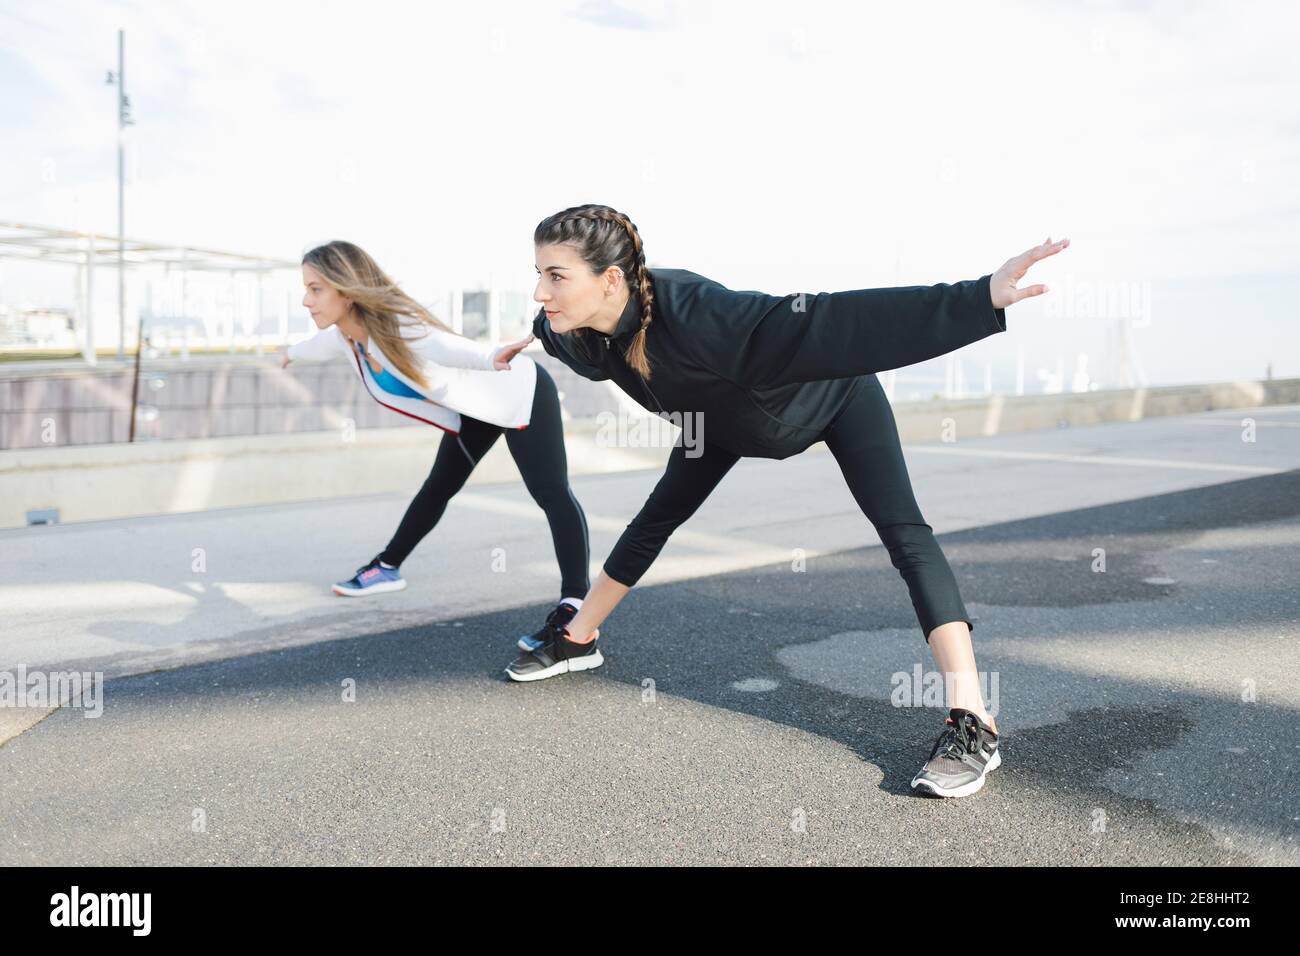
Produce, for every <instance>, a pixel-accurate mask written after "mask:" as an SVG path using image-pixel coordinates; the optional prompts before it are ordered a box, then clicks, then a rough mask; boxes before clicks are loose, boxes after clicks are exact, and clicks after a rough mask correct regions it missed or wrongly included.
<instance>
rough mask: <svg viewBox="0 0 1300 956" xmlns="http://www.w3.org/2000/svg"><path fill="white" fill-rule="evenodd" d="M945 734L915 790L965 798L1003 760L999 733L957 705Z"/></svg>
mask: <svg viewBox="0 0 1300 956" xmlns="http://www.w3.org/2000/svg"><path fill="white" fill-rule="evenodd" d="M943 722H944V724H946V725H947V726H945V727H944V730H943V733H941V734H940V735H939V739H938V740H936V741H935V742H934V749H933V750H931V751H930V757H929V759H928V760H927V761H926V763H925V766H924V767H922V768H921V772H920V773H918V774H917V775H916V776H915V777H913V778H912V789H913V790H921V791H925V792H929V793H932V794H934V795H935V796H939V797H966V796H970V795H971V794H972V793H974V792H975V791H976V790H978V789H979V788H980V787H982V786H984V778H985V776H986V775H987V774H988V772H989V771H990V770H993V769H994V768H995V767H997V766H998V765H999V764H1001V763H1002V756H1001V754H999V753H998V735H997V734H995V733H994V732H993V731H992V730H990V729H989V726H988V724H986V723H984V722H983V721H982V720H980V719H979V717H978V716H977V715H976V714H975V712H974V711H970V710H965V709H964V708H961V707H954V708H953V709H952V710H950V711H949V712H948V716H947V717H945V718H944V721H943Z"/></svg>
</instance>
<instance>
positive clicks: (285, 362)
mask: <svg viewBox="0 0 1300 956" xmlns="http://www.w3.org/2000/svg"><path fill="white" fill-rule="evenodd" d="M280 352H281V356H280V368H288V367H289V363H290V362H292V361H293V359H291V358H289V346H287V345H284V346H281V347H280Z"/></svg>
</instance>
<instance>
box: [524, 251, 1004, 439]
mask: <svg viewBox="0 0 1300 956" xmlns="http://www.w3.org/2000/svg"><path fill="white" fill-rule="evenodd" d="M650 277H651V282H652V283H653V286H654V304H653V307H652V314H653V321H652V322H651V323H650V329H649V331H648V332H647V334H646V351H647V355H648V356H649V360H650V372H651V377H650V381H649V382H646V381H644V380H643V379H642V378H641V376H640V375H639V374H637V372H636V370H635V369H633V368H631V367H630V366H629V365H628V364H627V362H626V360H625V359H624V358H623V355H624V353H625V352H626V350H627V348H628V346H629V345H630V344H631V342H632V338H633V337H634V336H635V335H636V332H637V330H638V329H640V328H641V301H640V299H639V298H638V297H637V296H636V295H632V296H630V297H629V298H628V302H627V306H626V307H625V308H624V309H623V314H622V315H621V316H620V317H619V320H618V326H617V328H616V329H615V330H614V334H613V335H605V334H604V333H601V332H597V331H595V330H594V329H579V330H577V331H576V332H569V333H564V334H559V333H556V332H553V331H552V330H551V327H550V324H549V323H548V322H547V321H546V311H545V309H543V310H541V311H540V312H539V313H538V315H537V318H536V319H535V320H534V321H533V334H534V335H535V336H537V338H538V339H540V340H541V342H542V347H543V348H544V349H546V351H547V353H549V354H550V355H553V356H555V357H556V358H558V359H559V360H560V361H562V362H564V364H565V365H567V366H569V368H571V369H573V370H574V371H575V372H577V373H578V374H579V375H582V376H584V377H586V378H589V379H591V380H593V381H597V382H598V381H603V380H605V379H612V380H613V381H614V382H616V383H617V384H618V386H619V387H620V388H622V389H623V391H625V392H627V393H628V394H629V395H630V396H632V398H633V399H635V400H636V401H637V402H638V403H640V404H641V405H642V406H644V407H645V408H647V409H649V410H650V411H652V412H655V413H656V414H659V413H673V412H676V413H680V414H690V413H704V414H703V425H704V426H706V429H705V430H704V431H702V432H700V433H699V434H700V436H701V437H702V438H703V440H705V441H710V442H714V443H715V444H717V445H718V446H719V447H721V448H723V449H725V450H727V451H730V452H732V453H734V454H737V455H741V456H750V457H755V458H789V457H790V456H791V455H796V454H798V453H799V452H801V451H803V450H805V449H806V448H808V446H810V445H812V444H814V443H815V442H817V441H818V440H819V439H820V438H821V435H822V432H823V431H825V429H826V427H827V426H828V425H830V424H831V422H833V421H834V420H835V417H836V415H838V414H839V412H840V410H841V409H842V408H843V407H844V405H845V402H846V401H847V400H848V397H849V395H850V394H851V393H852V391H853V389H854V388H856V387H857V378H858V377H859V376H863V375H870V374H873V373H875V372H883V371H885V370H887V369H892V368H901V367H902V366H905V365H913V364H915V363H917V362H923V361H925V360H926V359H932V358H935V357H937V356H939V355H944V354H946V353H948V352H951V351H953V350H955V349H959V348H961V347H962V346H963V345H969V344H970V343H972V342H977V341H979V340H980V339H982V338H985V337H986V336H989V335H992V334H993V333H995V332H1005V331H1006V328H1007V316H1006V311H1005V310H1004V309H994V308H993V301H992V299H991V298H990V294H989V280H990V278H991V277H990V276H983V277H982V278H979V279H970V280H967V281H964V282H957V283H953V284H948V283H940V284H938V285H932V286H906V287H901V288H885V289H862V290H858V291H853V292H829V293H827V292H823V293H820V294H817V295H813V294H797V295H786V296H775V295H766V294H764V293H762V292H733V291H732V290H731V289H728V288H726V287H725V286H723V285H721V284H719V283H717V282H714V281H713V280H712V279H706V278H704V277H703V276H699V275H696V274H695V273H693V272H687V271H685V270H682V269H653V270H650ZM679 421H680V420H679Z"/></svg>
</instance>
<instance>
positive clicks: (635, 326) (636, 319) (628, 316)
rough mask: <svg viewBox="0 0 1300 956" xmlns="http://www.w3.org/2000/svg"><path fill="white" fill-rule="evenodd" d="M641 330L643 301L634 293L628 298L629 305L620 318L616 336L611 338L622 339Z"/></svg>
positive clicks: (624, 308) (625, 307)
mask: <svg viewBox="0 0 1300 956" xmlns="http://www.w3.org/2000/svg"><path fill="white" fill-rule="evenodd" d="M640 329H641V299H640V298H638V297H637V295H636V293H633V294H631V295H629V296H628V297H627V305H625V306H623V314H622V315H620V316H619V317H618V325H616V326H614V334H613V335H611V336H609V338H614V339H621V338H623V337H624V336H626V335H635V334H636V333H637V332H638V331H640Z"/></svg>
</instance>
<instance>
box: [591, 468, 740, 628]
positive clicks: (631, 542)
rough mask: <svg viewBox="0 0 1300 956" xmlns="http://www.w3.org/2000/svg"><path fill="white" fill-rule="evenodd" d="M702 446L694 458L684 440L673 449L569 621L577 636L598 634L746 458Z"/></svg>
mask: <svg viewBox="0 0 1300 956" xmlns="http://www.w3.org/2000/svg"><path fill="white" fill-rule="evenodd" d="M699 448H700V449H701V454H700V455H698V456H697V457H694V458H688V457H687V456H686V448H685V446H684V444H682V443H679V444H678V445H676V446H675V447H674V448H673V450H672V452H670V453H669V455H668V467H667V468H666V469H664V474H663V477H662V478H660V479H659V483H658V484H657V485H655V488H654V491H652V492H651V493H650V497H649V498H648V499H647V500H646V503H645V505H644V506H643V507H642V508H641V511H640V512H639V513H638V514H637V516H636V517H635V518H633V519H632V522H631V524H629V525H628V526H627V530H625V531H624V532H623V534H622V536H621V537H620V538H619V539H618V543H617V544H615V545H614V550H613V551H611V552H610V555H609V557H608V558H606V559H605V564H604V567H603V568H602V569H601V573H600V574H599V575H597V577H596V586H595V587H594V588H592V590H591V592H590V593H589V594H588V595H587V597H586V598H585V599H584V600H583V602H582V607H581V608H579V610H578V613H577V615H576V616H575V617H574V619H573V621H572V623H570V624H569V634H570V635H571V636H572V638H573V640H575V641H577V642H579V643H583V642H586V641H589V640H590V639H591V638H592V637H593V635H594V634H595V631H596V628H597V627H599V626H600V625H601V623H602V622H604V620H605V618H606V617H608V616H609V615H610V613H611V612H612V611H613V610H614V608H615V607H616V606H617V605H618V603H619V602H620V601H621V600H623V597H624V595H626V594H627V593H628V591H630V590H631V589H632V588H633V587H634V586H635V585H636V583H637V581H639V580H640V579H641V576H642V575H643V574H645V572H646V571H647V570H649V568H650V565H651V564H653V563H654V560H655V558H657V557H658V556H659V552H660V551H662V550H663V547H664V545H665V544H667V542H668V538H669V536H671V535H672V533H673V532H674V531H676V530H677V528H678V527H679V526H680V525H681V524H682V523H683V522H684V521H685V520H686V519H687V518H689V517H690V516H691V515H693V514H695V512H696V511H697V510H699V507H700V505H702V504H703V503H704V499H706V498H707V497H709V494H710V493H711V492H712V491H713V489H714V488H716V487H717V486H718V482H720V481H721V480H722V478H723V476H724V475H726V473H727V472H728V471H730V470H731V466H732V465H734V464H735V463H736V462H737V461H739V460H740V459H739V456H737V455H733V454H732V453H731V452H729V451H724V450H723V449H721V448H719V447H717V446H716V445H710V444H708V443H707V442H705V443H702V444H701V445H700V446H699Z"/></svg>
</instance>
